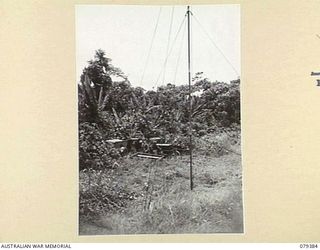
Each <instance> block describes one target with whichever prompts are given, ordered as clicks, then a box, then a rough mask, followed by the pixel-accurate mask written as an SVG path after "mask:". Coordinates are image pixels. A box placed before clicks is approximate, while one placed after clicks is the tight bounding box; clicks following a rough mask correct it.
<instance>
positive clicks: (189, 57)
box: [187, 6, 193, 190]
mask: <svg viewBox="0 0 320 250" xmlns="http://www.w3.org/2000/svg"><path fill="white" fill-rule="evenodd" d="M187 16H188V79H189V147H190V148H189V151H190V189H191V190H192V189H193V176H192V124H191V110H192V103H191V67H190V61H191V56H190V6H188V10H187Z"/></svg>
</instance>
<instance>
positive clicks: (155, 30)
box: [140, 7, 162, 85]
mask: <svg viewBox="0 0 320 250" xmlns="http://www.w3.org/2000/svg"><path fill="white" fill-rule="evenodd" d="M161 11H162V7H160V9H159V13H158V17H157V21H156V25H155V27H154V30H153V34H152V39H151V44H150V47H149V51H148V55H147V60H146V63H145V65H144V68H143V72H142V76H141V80H140V84H141V85H142V82H143V79H144V75H145V73H146V69H147V66H148V63H149V59H150V54H151V50H152V47H153V42H154V39H155V36H156V33H157V29H158V24H159V20H160V15H161Z"/></svg>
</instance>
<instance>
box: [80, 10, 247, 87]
mask: <svg viewBox="0 0 320 250" xmlns="http://www.w3.org/2000/svg"><path fill="white" fill-rule="evenodd" d="M160 8H161V12H160ZM191 11H192V12H193V14H194V16H195V18H196V19H197V20H198V21H199V22H200V24H201V25H202V26H200V25H199V24H198V22H197V21H195V19H193V18H191V20H192V75H194V74H195V73H196V72H200V71H202V72H204V76H205V77H207V78H209V79H210V80H218V81H225V82H229V81H230V80H234V79H237V78H238V76H239V74H240V73H236V72H235V71H237V72H240V71H241V69H240V5H193V6H191ZM159 12H160V18H159V22H158V28H157V32H156V35H155V38H154V42H153V47H152V50H151V53H150V57H149V61H148V64H147V65H146V61H147V56H148V51H149V48H150V45H151V40H152V36H153V33H154V29H155V26H156V22H157V17H158V14H159ZM185 12H186V6H182V5H180V6H162V7H160V6H143V5H141V6H137V5H135V6H134V5H77V6H76V50H77V51H76V53H77V79H78V80H79V76H80V74H81V72H82V69H83V68H84V67H85V66H86V65H87V61H88V60H90V59H92V58H93V56H94V51H95V50H97V49H103V50H104V51H105V52H106V56H107V57H109V58H111V59H112V64H113V65H114V66H116V67H119V68H120V69H121V70H122V71H123V72H124V73H125V74H126V75H127V76H128V78H129V80H130V82H131V83H132V85H134V86H141V87H143V88H145V89H152V88H153V87H156V86H160V85H162V84H163V83H165V84H166V83H168V82H170V83H175V84H176V85H180V84H186V83H187V81H188V80H187V79H188V78H187V31H186V27H187V26H186V22H185V23H184V25H183V26H182V28H181V30H180V33H179V34H178V36H176V35H177V33H178V29H179V26H180V24H181V23H182V21H183V18H184V16H185ZM171 16H173V18H171ZM171 20H172V26H171V27H172V28H171V35H170V36H169V33H170V24H171ZM203 29H204V30H205V31H206V32H207V35H209V37H210V38H211V39H212V41H213V42H214V43H215V44H216V45H217V46H218V48H219V49H217V48H216V47H215V46H214V45H213V43H212V41H210V38H208V36H207V35H206V34H205V32H204V31H203ZM184 30H185V33H184ZM183 33H184V37H183ZM169 37H170V43H169V51H170V50H171V53H170V55H169V57H168V59H167V63H166V67H164V65H165V58H166V55H167V51H168V49H167V46H168V39H169ZM175 37H176V41H175V43H173V41H174V39H175ZM182 38H183V39H182ZM219 50H220V51H222V52H223V54H224V56H223V55H222V54H221V53H220V51H219ZM179 54H180V59H179ZM225 58H227V60H226V59H225ZM227 61H229V62H227ZM178 62H179V63H178ZM230 64H231V65H232V66H233V67H232V66H231V65H230ZM177 65H178V66H177ZM145 66H146V67H145ZM144 68H145V74H144V77H143V80H142V82H141V79H142V75H143V71H144ZM233 68H234V69H233ZM159 76H160V77H159Z"/></svg>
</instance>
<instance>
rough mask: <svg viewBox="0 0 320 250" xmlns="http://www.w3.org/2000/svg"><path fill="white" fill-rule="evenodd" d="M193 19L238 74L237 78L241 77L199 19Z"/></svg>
mask: <svg viewBox="0 0 320 250" xmlns="http://www.w3.org/2000/svg"><path fill="white" fill-rule="evenodd" d="M192 17H193V18H194V20H196V22H197V23H198V25H199V26H200V28H201V29H202V31H203V32H204V34H205V35H206V36H207V37H208V38H209V40H210V42H211V43H212V44H213V46H214V47H215V48H216V49H217V50H218V51H219V52H220V54H221V55H222V56H223V58H224V59H225V60H226V62H227V63H228V64H229V65H230V66H231V68H232V69H233V71H234V72H235V73H236V75H237V77H239V76H240V74H239V72H238V71H237V70H236V68H235V67H234V66H233V65H232V63H231V62H230V60H229V59H228V58H227V57H226V56H225V54H224V53H223V51H222V50H221V49H220V48H219V47H218V45H217V44H216V43H215V41H214V40H213V39H212V38H211V37H210V35H209V33H208V32H207V31H206V29H205V28H204V27H203V26H202V24H201V23H200V22H199V20H198V18H197V17H196V16H195V15H194V14H192Z"/></svg>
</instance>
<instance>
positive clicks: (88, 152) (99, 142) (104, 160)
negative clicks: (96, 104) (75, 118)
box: [79, 122, 120, 170]
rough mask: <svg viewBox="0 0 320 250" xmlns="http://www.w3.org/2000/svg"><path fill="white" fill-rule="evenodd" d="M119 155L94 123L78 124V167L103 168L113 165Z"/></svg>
mask: <svg viewBox="0 0 320 250" xmlns="http://www.w3.org/2000/svg"><path fill="white" fill-rule="evenodd" d="M119 156H120V153H119V151H118V150H117V149H115V148H114V147H112V146H111V145H109V144H108V143H107V142H106V141H105V138H104V137H103V134H102V133H101V132H100V130H99V129H98V128H97V126H96V125H95V124H90V123H87V122H86V123H80V125H79V168H80V170H81V169H88V168H92V169H103V168H110V167H112V166H113V163H114V162H115V160H116V159H117V158H118V157H119Z"/></svg>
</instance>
